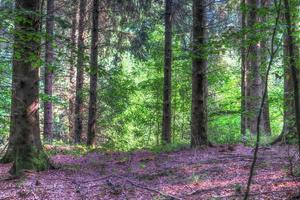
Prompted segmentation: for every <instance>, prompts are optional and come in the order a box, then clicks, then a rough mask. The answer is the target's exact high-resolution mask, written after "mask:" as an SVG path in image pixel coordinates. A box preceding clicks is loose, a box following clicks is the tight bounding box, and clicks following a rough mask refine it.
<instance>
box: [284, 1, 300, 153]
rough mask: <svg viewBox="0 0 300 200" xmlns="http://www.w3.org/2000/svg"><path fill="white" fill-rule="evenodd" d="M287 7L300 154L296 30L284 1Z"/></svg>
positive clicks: (289, 49)
mask: <svg viewBox="0 0 300 200" xmlns="http://www.w3.org/2000/svg"><path fill="white" fill-rule="evenodd" d="M284 7H285V19H286V25H287V26H286V27H287V48H288V64H289V66H290V70H291V72H292V80H293V89H294V94H293V96H294V105H295V120H296V131H297V135H298V145H299V152H300V107H299V106H300V104H299V103H300V102H299V85H298V77H297V62H296V53H295V49H296V45H295V43H294V42H295V39H294V36H293V35H294V28H293V25H292V21H291V10H290V3H289V0H284Z"/></svg>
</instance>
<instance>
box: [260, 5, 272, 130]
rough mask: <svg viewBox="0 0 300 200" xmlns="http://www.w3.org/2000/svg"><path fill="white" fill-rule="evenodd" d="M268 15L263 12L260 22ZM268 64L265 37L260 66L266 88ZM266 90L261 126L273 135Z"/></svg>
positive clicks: (262, 44)
mask: <svg viewBox="0 0 300 200" xmlns="http://www.w3.org/2000/svg"><path fill="white" fill-rule="evenodd" d="M269 6H270V2H269V0H260V7H261V8H264V9H267V8H268V7H269ZM266 21H267V16H266V14H262V16H261V17H260V23H262V24H263V23H266ZM267 64H268V39H265V38H263V39H262V41H261V42H260V66H261V69H262V70H261V71H262V75H263V77H262V81H263V82H262V84H263V85H262V88H265V87H264V85H265V83H264V80H265V78H264V77H265V74H266V73H265V72H266V68H267ZM265 92H266V95H267V96H266V100H265V103H264V107H263V113H262V118H261V128H262V132H263V133H264V134H266V135H271V123H270V112H269V96H268V88H267V91H265Z"/></svg>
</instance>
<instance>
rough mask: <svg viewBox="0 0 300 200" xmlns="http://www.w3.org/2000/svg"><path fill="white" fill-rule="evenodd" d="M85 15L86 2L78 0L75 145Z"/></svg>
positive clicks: (78, 132) (80, 106)
mask: <svg viewBox="0 0 300 200" xmlns="http://www.w3.org/2000/svg"><path fill="white" fill-rule="evenodd" d="M85 14H86V0H80V4H79V22H78V38H77V45H78V51H77V52H78V53H77V76H76V99H75V124H74V126H75V129H74V132H75V143H80V142H81V136H82V118H83V116H82V115H83V81H84V49H85V47H84V38H83V33H84V24H85Z"/></svg>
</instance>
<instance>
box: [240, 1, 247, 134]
mask: <svg viewBox="0 0 300 200" xmlns="http://www.w3.org/2000/svg"><path fill="white" fill-rule="evenodd" d="M245 5H246V1H245V0H241V3H240V8H241V15H242V16H241V28H242V31H244V30H245V28H246V12H245V11H244V8H245ZM242 34H243V35H242V44H241V82H242V83H241V134H242V135H245V134H246V119H247V117H246V113H245V112H246V82H245V81H246V80H245V78H246V74H245V73H246V48H245V39H246V38H245V34H244V33H242Z"/></svg>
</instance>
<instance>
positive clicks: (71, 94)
mask: <svg viewBox="0 0 300 200" xmlns="http://www.w3.org/2000/svg"><path fill="white" fill-rule="evenodd" d="M72 12H73V13H72V28H71V36H70V39H71V55H70V61H69V62H70V68H69V76H70V77H69V115H68V121H69V135H68V137H69V141H71V138H75V136H74V119H75V115H74V112H75V95H74V94H75V92H76V83H75V74H76V72H75V70H76V66H75V63H76V62H75V61H74V58H75V56H76V52H77V51H76V33H77V26H78V19H77V14H78V0H74V1H73V7H72Z"/></svg>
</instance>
